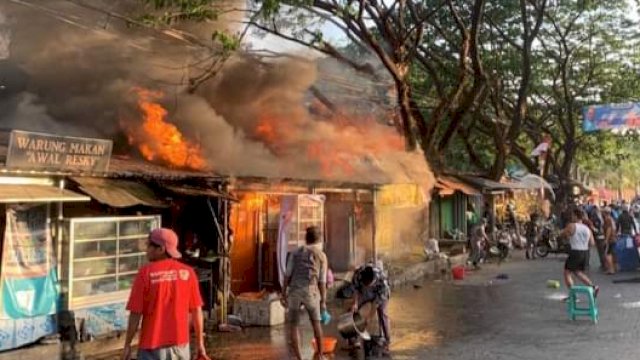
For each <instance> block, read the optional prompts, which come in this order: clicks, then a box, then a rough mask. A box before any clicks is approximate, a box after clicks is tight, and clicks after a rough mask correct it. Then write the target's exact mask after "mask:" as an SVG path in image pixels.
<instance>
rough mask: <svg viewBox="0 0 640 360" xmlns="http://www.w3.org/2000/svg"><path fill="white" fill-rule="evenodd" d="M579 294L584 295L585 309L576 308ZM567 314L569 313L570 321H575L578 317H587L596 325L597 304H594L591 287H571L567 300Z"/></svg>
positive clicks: (594, 299)
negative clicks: (585, 300)
mask: <svg viewBox="0 0 640 360" xmlns="http://www.w3.org/2000/svg"><path fill="white" fill-rule="evenodd" d="M579 294H584V295H586V298H587V307H578V306H577V302H578V296H579ZM567 312H568V313H569V318H570V319H571V320H575V319H576V317H578V316H588V317H590V318H591V320H592V321H593V323H594V324H597V323H598V304H597V303H596V298H595V296H594V292H593V287H592V286H581V285H575V286H572V287H571V289H570V290H569V299H568V300H567Z"/></svg>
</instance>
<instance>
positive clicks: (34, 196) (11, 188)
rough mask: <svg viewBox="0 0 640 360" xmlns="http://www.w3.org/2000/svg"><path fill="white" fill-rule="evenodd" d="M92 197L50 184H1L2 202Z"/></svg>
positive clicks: (84, 198)
mask: <svg viewBox="0 0 640 360" xmlns="http://www.w3.org/2000/svg"><path fill="white" fill-rule="evenodd" d="M89 200H91V198H89V197H88V196H84V195H81V194H78V193H75V192H73V191H69V190H65V189H60V188H58V187H55V186H48V185H31V184H3V185H0V203H4V204H6V203H42V202H59V201H63V202H67V201H69V202H70V201H89Z"/></svg>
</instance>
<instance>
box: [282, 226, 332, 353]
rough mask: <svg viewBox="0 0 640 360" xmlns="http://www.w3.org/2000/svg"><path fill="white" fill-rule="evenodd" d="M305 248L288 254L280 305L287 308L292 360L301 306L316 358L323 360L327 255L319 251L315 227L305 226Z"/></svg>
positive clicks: (296, 342)
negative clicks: (322, 320)
mask: <svg viewBox="0 0 640 360" xmlns="http://www.w3.org/2000/svg"><path fill="white" fill-rule="evenodd" d="M305 242H306V245H305V246H301V247H300V248H298V250H296V251H295V252H293V253H291V255H290V256H289V259H288V261H287V271H286V273H285V278H284V285H283V286H282V304H283V305H284V306H285V307H286V308H287V309H288V319H287V320H288V324H289V336H290V340H291V348H292V350H293V355H294V356H295V358H296V359H298V360H301V359H302V354H301V352H300V330H299V326H300V307H301V306H302V305H304V307H305V309H306V310H307V313H308V315H309V320H310V321H311V324H312V326H313V334H314V337H315V339H316V347H317V351H318V352H317V354H316V359H319V360H320V359H324V356H323V355H322V354H323V350H324V349H323V348H322V326H321V323H320V321H321V313H322V312H324V311H327V288H326V284H327V256H326V255H325V253H324V252H323V251H322V242H321V241H320V236H319V234H318V228H316V227H315V226H311V227H308V228H307V230H306V234H305Z"/></svg>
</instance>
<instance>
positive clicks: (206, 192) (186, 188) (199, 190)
mask: <svg viewBox="0 0 640 360" xmlns="http://www.w3.org/2000/svg"><path fill="white" fill-rule="evenodd" d="M162 187H163V188H165V189H167V190H169V191H171V192H173V193H176V194H179V195H185V196H206V197H218V198H223V199H227V200H231V201H236V202H237V201H239V200H238V198H236V197H235V196H233V195H231V194H229V193H226V192H224V191H218V190H215V189H211V188H205V187H196V186H191V185H168V184H164V185H162Z"/></svg>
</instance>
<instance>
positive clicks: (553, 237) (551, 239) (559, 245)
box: [536, 223, 571, 257]
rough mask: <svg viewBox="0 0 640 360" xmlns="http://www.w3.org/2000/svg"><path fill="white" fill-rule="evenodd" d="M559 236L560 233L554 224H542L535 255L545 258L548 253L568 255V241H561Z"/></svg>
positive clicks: (569, 247) (569, 248)
mask: <svg viewBox="0 0 640 360" xmlns="http://www.w3.org/2000/svg"><path fill="white" fill-rule="evenodd" d="M559 235H560V231H559V230H558V229H557V228H556V227H555V225H554V224H552V223H546V224H544V225H543V226H542V231H541V233H540V238H539V239H538V243H537V245H536V255H538V256H540V257H545V256H547V255H549V253H553V254H568V253H569V250H571V246H570V245H569V241H568V240H565V239H561V238H560V236H559Z"/></svg>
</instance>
